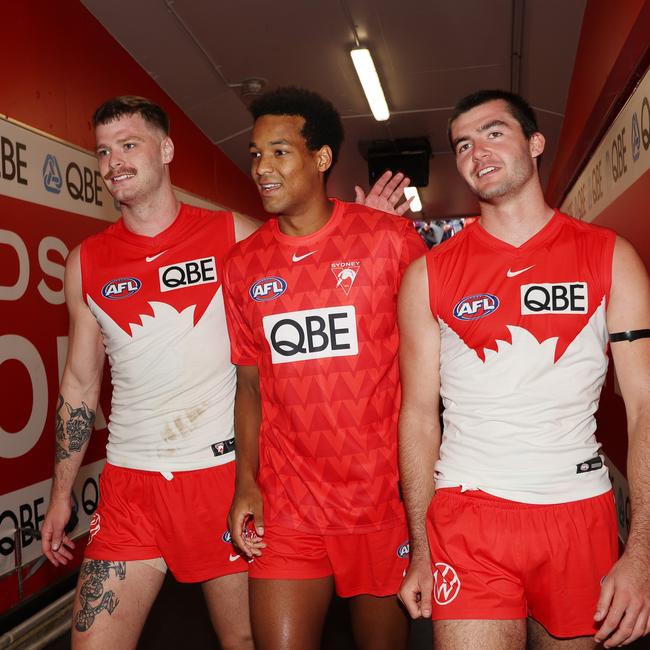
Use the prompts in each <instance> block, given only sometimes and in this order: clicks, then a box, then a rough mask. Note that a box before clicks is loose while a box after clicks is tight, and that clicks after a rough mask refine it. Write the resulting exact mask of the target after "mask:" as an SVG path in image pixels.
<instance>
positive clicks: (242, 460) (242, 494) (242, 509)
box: [228, 366, 264, 557]
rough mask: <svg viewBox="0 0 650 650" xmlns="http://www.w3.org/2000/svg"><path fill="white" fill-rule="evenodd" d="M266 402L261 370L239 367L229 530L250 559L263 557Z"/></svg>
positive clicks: (234, 541) (234, 540)
mask: <svg viewBox="0 0 650 650" xmlns="http://www.w3.org/2000/svg"><path fill="white" fill-rule="evenodd" d="M261 421H262V400H261V397H260V380H259V371H258V369H257V366H237V392H236V393H235V441H236V443H235V444H236V450H237V454H236V463H237V474H236V478H235V496H234V497H233V502H232V506H231V507H230V512H229V514H228V528H229V529H230V534H231V536H232V540H233V543H234V544H235V546H236V547H237V548H238V549H239V550H240V551H241V552H242V553H244V554H245V555H246V556H247V557H255V556H257V555H261V553H262V550H261V549H262V548H264V544H263V542H261V541H260V540H259V539H256V537H251V533H250V531H251V528H252V529H253V530H254V531H255V535H256V536H257V538H261V537H263V536H264V513H263V506H262V493H261V492H260V489H259V487H258V486H257V471H258V468H259V437H260V423H261Z"/></svg>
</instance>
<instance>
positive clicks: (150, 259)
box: [144, 250, 167, 262]
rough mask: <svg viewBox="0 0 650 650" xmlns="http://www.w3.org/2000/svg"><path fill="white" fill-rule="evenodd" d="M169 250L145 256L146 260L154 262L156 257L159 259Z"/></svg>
mask: <svg viewBox="0 0 650 650" xmlns="http://www.w3.org/2000/svg"><path fill="white" fill-rule="evenodd" d="M166 252H167V251H166V250H164V251H163V252H162V253H158V254H157V255H152V256H151V257H145V258H144V260H145V262H153V261H154V260H155V259H158V258H159V257H160V256H161V255H164V254H165V253H166Z"/></svg>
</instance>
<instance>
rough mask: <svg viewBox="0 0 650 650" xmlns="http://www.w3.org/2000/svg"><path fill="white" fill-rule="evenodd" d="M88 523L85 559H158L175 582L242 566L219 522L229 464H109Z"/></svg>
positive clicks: (231, 472) (228, 490)
mask: <svg viewBox="0 0 650 650" xmlns="http://www.w3.org/2000/svg"><path fill="white" fill-rule="evenodd" d="M99 485H100V495H101V496H100V500H99V506H98V508H97V511H96V512H95V514H94V515H93V518H92V520H91V522H90V537H89V540H88V546H87V547H86V555H85V557H86V558H88V559H93V560H117V561H129V560H149V559H153V558H157V557H162V558H163V559H164V560H165V562H166V563H167V566H168V567H169V568H170V570H171V572H172V573H173V574H174V577H175V578H176V579H177V580H178V581H179V582H203V581H205V580H211V579H212V578H217V577H220V576H224V575H229V574H231V573H240V572H242V571H246V569H247V567H248V564H247V562H245V561H244V560H242V559H241V558H240V557H239V556H238V555H237V553H236V551H235V550H234V548H233V546H232V543H231V542H230V533H229V532H228V526H227V524H226V517H227V515H228V509H229V508H230V503H231V501H232V496H233V492H234V485H235V463H227V464H225V465H218V466H217V467H210V468H207V469H200V470H193V471H189V472H174V473H173V478H172V479H171V480H167V479H166V478H165V477H164V476H163V475H162V474H161V473H159V472H146V471H143V470H137V469H125V468H123V467H116V466H115V465H109V464H108V463H107V464H106V466H105V467H104V471H103V472H102V475H101V478H100V483H99Z"/></svg>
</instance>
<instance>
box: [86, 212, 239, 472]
mask: <svg viewBox="0 0 650 650" xmlns="http://www.w3.org/2000/svg"><path fill="white" fill-rule="evenodd" d="M234 240H235V231H234V225H233V217H232V214H231V213H229V212H211V211H208V210H203V209H200V208H196V207H193V206H189V205H182V206H181V209H180V211H179V214H178V216H177V217H176V219H175V220H174V222H173V223H172V224H171V225H170V226H169V227H168V228H167V229H165V230H164V231H163V232H161V233H159V234H158V235H156V236H155V237H146V236H143V235H137V234H135V233H133V232H131V231H129V230H127V228H126V227H125V226H124V223H123V221H122V220H120V221H118V222H116V223H114V224H112V225H111V226H109V227H108V228H107V229H106V230H104V231H102V232H100V233H98V234H96V235H93V236H92V237H89V238H88V239H86V240H85V241H84V242H83V244H82V245H81V277H82V291H83V297H84V300H85V301H86V302H87V304H88V307H89V308H90V311H91V312H92V313H93V315H94V316H95V318H96V319H97V322H98V323H99V325H100V327H101V331H102V335H103V340H104V345H105V347H106V353H107V355H108V358H109V361H110V364H111V380H112V384H113V397H112V406H111V417H110V422H109V424H108V430H109V436H108V445H107V449H106V450H107V458H108V461H109V462H110V463H112V464H113V465H119V466H120V467H128V468H131V469H143V470H151V471H181V470H193V469H200V468H204V467H211V466H213V465H220V464H222V463H226V462H231V461H233V460H234V447H235V445H234V438H233V404H234V395H235V369H234V367H233V365H232V364H231V363H230V345H229V342H228V333H227V331H226V323H225V314H224V306H223V296H222V288H221V274H222V263H223V259H224V257H225V254H226V252H227V251H228V250H229V249H230V247H231V246H232V245H233V244H234Z"/></svg>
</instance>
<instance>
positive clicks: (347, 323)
mask: <svg viewBox="0 0 650 650" xmlns="http://www.w3.org/2000/svg"><path fill="white" fill-rule="evenodd" d="M262 324H263V326H264V334H265V335H266V340H267V341H268V342H269V346H270V347H271V361H272V362H273V363H290V362H292V361H307V360H308V359H323V358H328V357H351V356H354V355H356V354H358V352H359V343H358V340H357V318H356V312H355V309H354V306H353V305H347V306H342V307H324V308H321V309H306V310H304V311H291V312H287V313H285V314H274V315H273V316H265V317H264V318H263V319H262Z"/></svg>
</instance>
